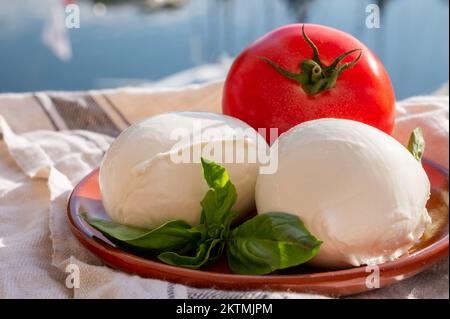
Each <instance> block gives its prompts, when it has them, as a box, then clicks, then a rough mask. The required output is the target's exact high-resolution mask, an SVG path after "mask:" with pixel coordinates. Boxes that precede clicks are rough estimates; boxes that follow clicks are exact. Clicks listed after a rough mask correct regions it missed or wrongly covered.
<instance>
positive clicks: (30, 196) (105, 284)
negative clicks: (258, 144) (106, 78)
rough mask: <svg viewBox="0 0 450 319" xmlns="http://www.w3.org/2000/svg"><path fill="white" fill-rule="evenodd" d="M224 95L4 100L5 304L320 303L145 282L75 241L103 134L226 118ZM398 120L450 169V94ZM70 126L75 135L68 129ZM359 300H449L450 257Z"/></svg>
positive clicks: (217, 89)
mask: <svg viewBox="0 0 450 319" xmlns="http://www.w3.org/2000/svg"><path fill="white" fill-rule="evenodd" d="M221 90H222V84H221V83H215V84H211V85H207V86H198V87H197V86H195V87H189V88H183V89H177V90H166V91H153V90H148V89H133V88H129V89H120V90H108V91H92V92H78V93H55V92H47V93H39V94H38V95H37V96H38V98H35V97H34V96H33V95H30V94H24V95H22V94H15V95H0V298H25V297H34V298H73V297H74V298H318V297H320V296H316V295H308V294H293V293H274V292H270V291H253V292H237V291H236V292H224V291H219V290H211V289H194V288H190V287H187V286H183V285H176V284H172V283H168V282H165V281H161V280H154V279H143V278H140V277H137V276H132V275H129V274H125V273H121V272H118V271H115V270H113V269H110V268H108V267H105V266H103V265H102V263H101V262H100V261H99V260H98V259H97V258H96V257H95V256H93V255H91V254H90V253H89V252H88V251H87V250H86V249H84V248H83V247H82V246H81V245H80V244H79V243H78V241H77V240H76V239H75V238H74V237H73V236H72V234H71V233H70V230H69V228H68V224H67V221H66V214H65V212H66V201H67V197H68V194H69V192H70V191H71V189H72V187H73V186H74V185H75V184H76V183H77V182H78V181H79V180H80V179H81V178H83V177H84V176H85V175H86V174H87V173H89V172H90V171H91V170H92V169H94V168H95V167H96V166H98V165H99V162H100V160H101V158H102V156H103V154H104V152H105V150H106V149H107V148H108V146H109V144H110V143H111V141H112V138H111V137H110V136H107V135H105V134H99V133H98V132H101V133H107V134H109V135H117V133H118V132H119V131H120V130H122V129H123V128H125V127H126V126H127V125H128V124H129V123H133V122H135V121H138V120H140V119H142V118H144V117H147V116H150V115H154V114H157V113H161V112H164V111H177V110H197V111H213V112H214V111H215V112H219V111H220V99H221ZM447 94H448V93H447ZM42 99H44V100H45V101H46V103H47V105H46V107H45V108H43V107H42V105H40V104H39V101H41V100H42ZM45 110H47V112H46V111H45ZM398 115H399V117H398V120H397V128H396V132H395V135H396V137H397V138H398V139H399V140H401V141H402V142H405V140H406V138H407V135H408V134H409V132H410V130H411V128H412V127H415V126H418V125H420V126H422V127H423V128H424V130H425V136H426V139H427V141H428V149H427V153H426V156H428V157H430V158H432V159H433V160H434V161H436V162H438V163H440V164H441V165H443V166H445V167H447V168H448V95H446V96H440V97H436V96H433V97H417V98H411V99H408V100H406V101H403V102H401V103H399V104H398ZM74 117H76V118H74ZM52 123H54V124H52ZM65 127H66V128H70V130H67V131H61V129H63V128H65ZM86 129H90V130H91V131H87V130H86ZM55 130H57V131H55ZM92 131H94V132H92ZM24 132H25V133H24ZM96 132H97V133H96ZM19 133H21V134H19ZM447 197H448V194H447ZM69 264H75V265H77V266H78V268H79V271H80V280H81V281H80V288H76V289H68V288H67V287H66V278H67V275H68V274H67V273H66V272H65V271H66V267H67V266H68V265H69ZM357 297H358V298H375V297H394V298H421V297H434V298H448V259H446V260H444V261H442V262H440V263H439V264H437V265H435V266H434V267H432V268H430V269H428V270H427V271H425V272H423V273H422V274H420V275H418V276H415V277H414V278H411V279H408V280H405V281H404V282H401V283H399V284H397V285H393V286H390V287H387V288H384V289H380V290H378V291H373V292H371V293H366V294H363V295H359V296H357Z"/></svg>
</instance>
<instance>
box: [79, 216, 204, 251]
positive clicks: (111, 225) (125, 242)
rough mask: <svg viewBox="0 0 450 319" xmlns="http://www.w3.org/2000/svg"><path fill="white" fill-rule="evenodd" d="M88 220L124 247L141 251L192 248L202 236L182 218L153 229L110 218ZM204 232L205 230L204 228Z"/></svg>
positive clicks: (200, 231)
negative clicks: (114, 220) (120, 222)
mask: <svg viewBox="0 0 450 319" xmlns="http://www.w3.org/2000/svg"><path fill="white" fill-rule="evenodd" d="M85 219H86V221H87V222H88V223H89V225H91V226H92V227H94V228H95V229H97V230H98V231H100V232H101V233H102V234H103V235H105V236H106V237H107V238H108V239H110V240H111V241H112V242H113V243H115V244H117V245H118V246H121V247H124V248H128V249H129V248H135V249H137V250H138V251H139V252H141V253H150V254H159V253H161V252H164V251H175V250H183V251H186V250H189V249H186V248H187V247H188V248H190V250H192V249H194V250H195V248H196V245H197V243H198V242H199V241H200V240H201V238H202V230H201V229H200V228H195V227H194V228H191V226H190V225H189V224H187V223H186V222H184V221H181V220H175V221H170V222H167V223H165V224H164V225H161V226H160V227H157V228H155V229H152V230H148V229H142V228H137V227H132V226H127V225H122V224H118V223H115V222H113V221H109V220H101V219H87V218H85ZM203 232H204V230H203Z"/></svg>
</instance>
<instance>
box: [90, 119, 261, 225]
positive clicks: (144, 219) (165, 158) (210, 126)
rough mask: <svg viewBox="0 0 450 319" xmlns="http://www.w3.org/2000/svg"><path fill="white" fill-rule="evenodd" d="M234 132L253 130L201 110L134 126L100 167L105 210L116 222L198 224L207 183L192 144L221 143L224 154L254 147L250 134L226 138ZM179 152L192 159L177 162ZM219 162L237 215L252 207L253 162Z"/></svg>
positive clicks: (255, 174)
mask: <svg viewBox="0 0 450 319" xmlns="http://www.w3.org/2000/svg"><path fill="white" fill-rule="evenodd" d="M239 130H241V131H242V130H253V129H252V128H250V127H249V126H248V125H247V124H245V123H244V122H242V121H240V120H238V119H235V118H232V117H229V116H225V115H221V114H215V113H206V112H178V113H165V114H161V115H157V116H154V117H151V118H148V119H146V120H144V121H141V122H139V123H136V124H133V125H132V126H130V127H129V128H128V129H126V130H125V131H124V132H122V133H121V134H120V135H119V137H118V138H117V139H116V140H115V141H114V142H113V143H112V145H111V147H110V148H109V150H108V151H107V153H106V154H105V157H104V159H103V161H102V164H101V167H100V178H99V180H100V190H101V194H102V200H103V204H104V207H105V210H106V212H107V213H108V215H109V216H110V217H111V219H112V220H114V221H116V222H118V223H122V224H127V225H131V226H136V227H142V228H154V227H158V226H160V225H162V224H164V223H165V222H168V221H171V220H176V219H181V220H184V221H186V222H188V223H189V224H190V225H192V226H195V225H197V224H199V222H200V214H201V206H200V201H201V200H202V198H203V197H204V195H205V194H206V192H207V190H208V185H207V184H206V181H205V180H204V178H203V173H202V167H201V163H200V162H199V159H200V156H201V155H204V153H203V154H200V153H198V152H197V151H198V148H197V147H198V146H201V147H202V148H204V147H205V146H206V145H209V147H210V148H211V146H212V147H214V146H217V147H221V146H222V152H224V153H225V152H228V151H231V152H232V151H233V150H235V148H236V147H237V146H236V145H240V147H241V149H240V150H241V151H243V152H247V151H254V150H255V148H256V145H257V143H256V141H255V140H253V139H251V138H247V137H246V138H243V139H241V140H240V141H239V142H235V143H233V142H230V141H232V140H236V138H237V136H240V135H238V134H237V131H239ZM208 132H209V133H211V132H213V133H211V134H209V133H208ZM253 132H254V130H253ZM218 133H220V134H218ZM255 133H256V132H255ZM230 148H233V149H230ZM183 152H184V153H183ZM182 153H183V154H191V155H190V156H191V158H192V159H193V160H195V161H196V162H193V161H191V162H180V161H178V160H177V158H178V157H177V156H174V155H177V154H182ZM194 157H196V158H195V159H194ZM174 158H175V160H174ZM207 158H208V157H207ZM208 159H212V160H214V158H208ZM222 165H223V166H224V167H225V168H226V169H227V171H228V173H229V175H230V179H231V181H232V182H233V184H234V185H235V186H236V189H237V193H238V201H237V203H236V205H235V209H236V210H237V211H239V212H240V213H241V215H245V214H246V213H248V212H250V211H251V210H254V194H255V192H254V190H255V184H256V177H257V174H258V164H257V163H256V162H255V163H252V162H249V161H246V162H243V163H242V162H236V161H235V162H232V163H226V162H225V163H223V164H222Z"/></svg>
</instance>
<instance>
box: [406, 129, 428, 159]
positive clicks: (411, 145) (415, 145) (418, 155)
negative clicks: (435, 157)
mask: <svg viewBox="0 0 450 319" xmlns="http://www.w3.org/2000/svg"><path fill="white" fill-rule="evenodd" d="M408 150H409V151H410V153H411V154H412V155H413V156H414V158H415V159H416V160H418V161H419V162H420V161H421V160H422V156H423V153H424V152H425V139H424V138H423V131H422V129H421V128H420V127H417V128H415V129H414V130H413V131H412V133H411V136H410V137H409V141H408Z"/></svg>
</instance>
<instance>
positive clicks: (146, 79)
mask: <svg viewBox="0 0 450 319" xmlns="http://www.w3.org/2000/svg"><path fill="white" fill-rule="evenodd" d="M64 2H65V3H67V2H71V1H67V0H66V1H62V0H40V1H36V0H14V1H11V0H0V92H21V91H36V90H86V89H100V88H112V87H118V86H123V85H156V86H175V85H183V84H187V83H194V82H203V81H208V80H213V79H220V78H223V77H224V76H225V74H226V71H227V69H228V67H229V65H230V63H231V61H232V58H233V57H235V56H236V55H237V54H239V52H240V51H241V50H242V49H243V48H245V47H246V46H247V45H249V44H250V43H251V42H253V41H254V40H256V39H257V38H258V37H260V36H261V35H263V34H265V33H266V32H268V31H270V30H272V29H275V28H277V27H279V26H282V25H284V24H289V23H294V22H311V23H319V24H324V25H328V26H332V27H335V28H338V29H341V30H344V31H346V32H348V33H350V34H352V35H354V36H355V37H357V38H358V39H360V40H361V41H362V42H364V43H365V44H366V45H367V46H369V47H370V48H371V49H372V50H373V51H374V52H375V54H377V55H378V57H379V58H380V59H381V61H382V62H383V63H384V64H385V66H386V68H387V70H388V72H389V74H390V76H391V79H392V82H393V84H394V88H395V91H396V95H397V98H399V99H401V98H405V97H408V96H412V95H417V94H426V93H430V92H433V91H434V90H436V89H438V88H439V87H440V86H441V85H442V84H443V83H445V82H448V72H449V71H448V70H449V11H448V10H449V8H448V5H449V4H448V0H383V1H381V0H379V1H375V0H368V1H365V0H185V1H182V0H176V1H175V0H171V2H172V3H171V4H172V5H171V6H168V7H167V6H165V5H163V2H162V1H161V0H128V1H126V0H123V1H119V0H113V1H106V0H105V1H102V2H98V1H89V0H85V1H81V0H79V1H76V2H75V3H76V4H78V5H79V7H80V9H81V11H80V12H81V15H80V18H81V20H80V23H81V25H80V28H79V29H66V30H62V31H61V30H60V32H56V33H55V32H53V31H54V30H53V29H55V28H56V30H57V31H58V30H59V29H58V21H57V18H58V17H60V16H59V15H58V14H57V12H58V10H61V8H62V11H61V12H60V14H64V11H63V4H64ZM72 2H73V1H72ZM370 3H375V4H378V5H379V6H380V8H381V28H379V29H369V28H367V27H366V25H365V20H366V17H367V15H368V13H366V6H367V5H368V4H370ZM55 12H56V18H55V15H54V13H55ZM55 19H56V20H55ZM52 28H53V29H52ZM49 30H50V31H49ZM52 30H53V31H52ZM52 32H53V33H52ZM46 33H47V35H46ZM48 34H50V38H51V39H53V40H52V41H57V42H58V41H59V42H60V43H59V44H57V45H56V46H57V47H58V46H59V47H58V48H57V49H55V47H54V45H55V44H53V47H52V45H49V44H48V42H47V44H46V41H45V40H43V39H44V38H45V37H46V36H48ZM55 34H56V35H55ZM52 36H53V38H52ZM60 37H64V38H63V39H60ZM61 45H62V48H61ZM58 50H59V51H58ZM61 50H62V51H61ZM58 52H59V53H58ZM186 70H187V71H186ZM179 72H182V73H179ZM173 74H176V75H175V76H174V75H173Z"/></svg>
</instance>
